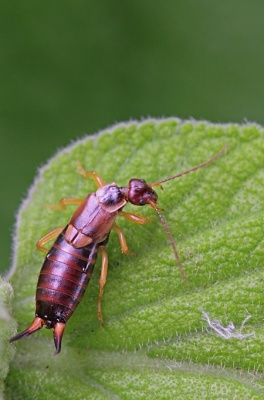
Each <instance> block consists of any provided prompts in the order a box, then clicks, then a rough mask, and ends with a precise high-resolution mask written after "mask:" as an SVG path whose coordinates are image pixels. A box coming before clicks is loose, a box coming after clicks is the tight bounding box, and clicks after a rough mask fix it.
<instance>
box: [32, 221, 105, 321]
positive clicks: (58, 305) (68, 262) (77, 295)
mask: <svg viewBox="0 0 264 400" xmlns="http://www.w3.org/2000/svg"><path fill="white" fill-rule="evenodd" d="M66 228H67V227H66ZM66 228H65V229H64V230H63V232H62V233H61V234H60V235H59V236H58V238H57V239H56V241H55V242H54V244H53V246H52V247H51V249H50V251H49V252H48V254H47V256H46V258H45V260H44V263H43V266H42V269H41V271H40V274H39V279H38V284H37V293H36V316H37V317H40V318H42V319H43V320H44V321H45V322H46V324H47V328H53V327H54V325H55V323H57V322H63V323H64V324H65V323H66V322H67V321H68V319H69V318H70V316H71V315H72V313H73V312H74V310H75V309H76V307H77V306H78V304H79V303H80V301H81V299H82V298H83V295H84V293H85V290H86V288H87V286H88V283H89V280H90V278H91V276H92V272H93V269H94V265H95V262H96V260H97V255H98V249H99V245H100V244H98V243H90V244H89V245H87V246H86V247H82V248H81V249H76V248H74V247H73V246H72V245H71V244H69V243H67V242H66V240H65V238H64V233H65V231H66Z"/></svg>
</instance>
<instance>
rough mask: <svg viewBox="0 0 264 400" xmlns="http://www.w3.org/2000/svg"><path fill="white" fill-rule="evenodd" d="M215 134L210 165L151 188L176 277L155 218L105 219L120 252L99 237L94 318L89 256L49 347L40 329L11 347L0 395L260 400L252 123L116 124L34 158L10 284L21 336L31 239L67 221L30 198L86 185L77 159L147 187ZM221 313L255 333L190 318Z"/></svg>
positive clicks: (66, 214)
mask: <svg viewBox="0 0 264 400" xmlns="http://www.w3.org/2000/svg"><path fill="white" fill-rule="evenodd" d="M227 143H229V144H230V148H229V149H228V151H227V152H225V153H224V154H223V155H221V157H220V158H219V159H217V160H215V161H214V162H213V163H212V164H210V165H208V166H207V167H205V168H202V169H200V170H198V171H195V172H193V173H191V174H189V175H186V176H182V177H181V178H179V179H176V180H172V181H169V182H166V183H164V185H163V187H164V190H163V191H162V190H161V189H160V188H157V192H158V194H159V205H160V207H161V208H164V209H165V211H161V212H162V213H163V214H164V215H165V217H166V222H167V224H168V226H169V229H170V231H171V234H172V236H173V238H174V239H175V242H176V246H177V249H178V252H179V255H180V258H181V261H182V263H183V265H184V268H185V273H186V275H187V279H188V282H189V285H188V286H185V285H184V282H183V280H182V277H181V274H180V271H179V268H178V266H177V263H176V260H175V258H174V255H173V251H172V248H171V246H170V244H169V243H168V239H167V236H166V233H165V231H164V229H163V226H162V224H161V223H160V221H159V219H158V217H157V215H156V214H155V212H154V211H153V210H152V209H151V208H150V207H142V208H141V209H140V210H139V209H138V208H137V207H135V206H132V205H128V206H126V211H130V212H140V213H141V214H142V215H145V216H148V217H150V218H151V219H152V220H153V222H149V223H147V224H146V225H137V224H133V223H130V222H129V221H127V220H124V219H122V218H118V222H117V223H118V225H119V226H120V227H121V228H122V229H123V231H124V233H125V235H126V239H127V242H128V245H129V249H130V251H133V252H136V253H137V257H131V256H126V255H123V254H122V253H121V250H120V246H119V242H118V238H117V236H116V234H115V232H114V233H112V234H111V236H110V241H109V244H108V246H107V251H108V255H109V272H108V279H107V284H106V287H105V294H104V297H103V304H102V307H103V315H104V322H105V326H104V328H103V329H102V328H100V323H99V321H98V319H97V297H98V280H99V275H100V259H99V260H98V262H97V267H96V269H95V271H94V274H93V277H92V279H91V282H90V284H89V287H88V290H87V293H86V294H85V296H84V298H83V300H82V302H81V304H80V306H79V307H78V309H77V310H76V312H75V313H74V315H73V316H72V318H71V319H70V320H69V322H68V324H67V328H66V330H65V334H64V338H63V343H62V352H61V353H60V354H59V355H58V356H56V357H53V356H52V354H53V352H54V343H53V338H52V332H51V331H50V330H46V329H42V330H41V331H39V332H37V333H35V334H34V335H32V336H31V337H29V338H27V339H25V340H21V341H19V342H17V343H16V344H15V346H16V347H17V353H16V357H15V360H14V362H13V363H12V364H11V368H10V373H9V375H8V378H7V382H6V386H7V390H6V398H7V399H14V398H15V399H32V398H34V399H41V398H43V397H44V398H45V399H54V398H63V399H83V398H85V399H106V398H119V399H121V398H122V399H135V398H144V399H150V398H151V399H152V398H157V399H167V398H168V399H169V398H177V399H195V398H197V399H219V398H221V399H230V398H233V399H241V398H248V399H260V398H263V397H264V388H263V381H262V380H261V377H262V374H263V372H264V355H263V343H264V327H263V309H264V298H263V278H264V270H263V263H264V243H263V237H264V208H263V205H264V188H263V178H264V131H263V128H262V127H260V126H258V125H256V124H245V125H241V126H240V125H231V124H228V125H213V124H210V123H207V122H195V121H180V120H178V119H174V118H171V119H164V120H152V119H149V120H146V121H144V122H142V123H138V122H130V123H127V124H119V125H116V126H114V127H113V128H111V129H109V130H106V131H104V132H102V133H101V134H100V135H99V136H95V137H86V138H85V139H83V140H81V141H78V142H76V143H74V144H73V145H71V146H69V147H68V148H66V149H64V150H62V151H60V152H58V154H57V155H56V156H55V157H54V158H53V159H51V160H50V161H49V162H48V164H47V165H46V166H45V167H43V168H42V169H41V170H40V172H39V175H38V177H37V178H36V180H35V183H34V185H33V187H32V188H31V189H30V191H29V195H28V198H27V199H26V200H25V201H24V203H23V204H22V207H21V209H20V212H19V215H18V223H17V235H16V239H15V257H14V259H15V262H14V265H13V269H12V271H13V272H12V274H10V276H11V275H12V279H11V282H12V284H13V287H14V291H15V300H14V313H15V317H16V319H17V321H18V326H19V331H20V332H21V331H22V330H24V329H25V328H27V327H28V326H29V324H30V323H31V322H32V320H33V317H34V311H35V305H34V295H35V286H36V282H37V277H38V273H39V270H40V268H41V263H42V260H43V254H41V253H40V252H38V251H37V250H36V247H35V242H36V240H37V239H39V238H40V237H42V236H44V234H46V233H47V232H48V231H50V230H52V229H54V228H56V227H59V226H63V225H66V223H67V222H68V219H69V218H70V216H71V214H72V213H73V210H74V207H71V206H69V207H68V208H67V210H66V211H56V210H51V209H47V208H46V207H43V205H44V204H57V203H58V201H59V200H60V199H61V198H63V197H75V198H83V197H84V196H85V195H86V194H87V193H90V192H92V191H95V185H94V183H93V180H92V179H87V180H85V179H84V178H83V177H82V176H81V175H80V174H79V173H78V170H77V163H76V160H80V161H81V163H82V165H83V167H84V169H85V170H86V171H89V170H91V169H93V170H95V171H96V172H97V173H98V174H99V175H101V176H102V178H103V179H104V180H105V181H106V182H112V181H115V182H116V183H117V184H118V185H119V186H124V185H127V184H128V182H129V180H130V179H131V178H140V179H145V180H146V181H147V182H148V183H153V182H156V181H158V180H159V179H163V178H166V177H169V176H171V175H174V174H176V173H178V172H181V171H184V170H186V169H189V168H191V167H194V166H195V165H198V164H200V163H202V162H204V161H206V160H208V159H209V158H211V157H212V156H213V155H214V154H216V153H217V152H218V151H219V150H220V149H222V148H223V147H224V146H225V145H226V144H227ZM202 312H206V313H207V314H208V316H209V317H210V319H211V321H213V322H214V321H215V320H220V321H221V324H222V326H223V327H226V326H227V325H228V323H229V322H230V321H232V322H233V324H234V325H235V327H236V330H235V331H233V332H234V333H237V332H239V329H240V327H241V325H242V324H243V321H244V320H245V318H246V317H248V316H249V315H250V316H251V319H250V320H249V321H248V322H247V323H246V324H245V326H244V327H243V329H242V330H241V334H242V335H247V334H250V333H253V334H254V335H252V336H249V337H244V338H243V339H241V340H240V339H238V338H237V337H235V335H233V337H232V338H231V339H229V340H227V339H224V338H223V337H221V336H219V335H218V334H217V333H216V332H215V331H214V330H213V329H211V328H210V327H209V325H208V323H207V322H206V321H205V320H204V318H203V317H202Z"/></svg>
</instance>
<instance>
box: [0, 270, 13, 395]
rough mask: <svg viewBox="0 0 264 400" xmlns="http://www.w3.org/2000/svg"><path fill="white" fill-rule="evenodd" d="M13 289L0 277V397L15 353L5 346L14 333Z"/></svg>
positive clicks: (10, 347)
mask: <svg viewBox="0 0 264 400" xmlns="http://www.w3.org/2000/svg"><path fill="white" fill-rule="evenodd" d="M12 300H13V290H12V287H11V285H10V284H9V283H7V282H6V281H4V280H3V279H2V278H1V277H0V360H1V362H0V399H1V398H2V397H1V395H2V393H3V389H4V379H5V378H6V375H7V372H8V367H9V363H10V361H11V360H12V359H13V357H14V355H15V349H14V348H12V346H7V345H6V343H7V342H8V341H9V338H10V337H11V336H12V335H13V334H14V333H15V329H16V328H15V321H14V320H13V319H12V318H11V316H10V312H11V302H12Z"/></svg>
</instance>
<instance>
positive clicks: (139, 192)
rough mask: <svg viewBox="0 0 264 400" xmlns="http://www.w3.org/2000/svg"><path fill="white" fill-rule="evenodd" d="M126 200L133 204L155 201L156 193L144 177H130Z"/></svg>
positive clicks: (141, 204)
mask: <svg viewBox="0 0 264 400" xmlns="http://www.w3.org/2000/svg"><path fill="white" fill-rule="evenodd" d="M128 201H129V202H130V203H132V204H134V205H135V206H144V205H145V204H150V203H151V202H152V203H155V204H156V203H157V201H158V195H157V193H156V192H155V190H153V189H152V187H151V186H150V185H148V184H147V183H146V181H144V179H131V180H130V181H129V189H128Z"/></svg>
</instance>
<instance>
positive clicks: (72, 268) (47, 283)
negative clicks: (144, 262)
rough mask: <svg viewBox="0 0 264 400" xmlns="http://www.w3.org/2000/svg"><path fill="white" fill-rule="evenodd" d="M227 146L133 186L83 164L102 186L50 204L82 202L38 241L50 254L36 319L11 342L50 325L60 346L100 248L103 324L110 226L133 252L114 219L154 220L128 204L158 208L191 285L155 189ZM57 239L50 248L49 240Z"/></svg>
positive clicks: (40, 280) (40, 284)
mask: <svg viewBox="0 0 264 400" xmlns="http://www.w3.org/2000/svg"><path fill="white" fill-rule="evenodd" d="M228 147H229V145H227V146H225V147H224V148H223V149H222V150H221V151H220V152H219V153H217V154H216V155H215V156H214V157H212V158H210V159H209V160H208V161H206V162H204V163H202V164H200V165H198V166H196V167H194V168H191V169H189V170H187V171H184V172H181V173H179V174H176V175H173V176H171V177H169V178H166V179H163V180H160V181H158V182H155V183H152V184H150V185H149V184H147V183H146V181H145V180H143V179H131V180H130V181H129V186H128V187H126V186H124V187H118V186H117V185H116V183H114V182H113V183H110V184H105V182H104V181H103V179H102V178H101V177H100V176H99V175H98V174H96V173H95V172H94V171H89V172H85V171H84V169H83V168H82V166H81V164H80V163H79V164H78V168H79V172H80V173H81V174H82V175H83V176H84V178H89V177H91V176H92V177H93V179H94V182H95V184H96V186H97V187H98V189H97V191H96V192H94V193H90V194H88V196H87V197H86V198H85V199H84V200H80V199H70V198H64V199H62V200H60V202H59V204H58V205H50V206H49V208H51V209H57V210H65V209H66V207H67V205H70V204H78V208H77V210H76V211H75V213H74V214H73V216H72V217H71V219H70V221H69V223H68V225H66V227H63V228H62V227H60V228H56V229H54V230H52V231H51V232H49V233H48V234H47V235H45V236H44V237H43V238H41V239H40V240H39V241H38V242H37V248H38V249H39V250H40V251H42V252H44V253H47V254H46V257H45V260H44V262H43V265H42V268H41V271H40V274H39V278H38V283H37V291H36V312H35V318H34V320H33V322H32V324H31V325H30V326H29V327H28V328H27V329H26V330H24V331H23V332H21V333H19V334H17V335H16V336H14V337H12V338H11V339H10V343H13V342H14V341H15V340H19V339H23V338H25V337H27V336H29V335H31V334H32V333H34V332H36V331H37V330H39V329H41V328H42V327H43V326H44V325H46V328H47V329H51V328H52V329H53V336H54V343H55V349H56V351H55V354H58V353H59V352H60V351H61V341H62V336H63V332H64V329H65V327H66V323H67V321H68V320H69V318H70V317H71V315H72V314H73V312H74V311H75V309H76V307H77V306H78V304H79V303H80V301H81V300H82V298H83V295H84V293H85V291H86V288H87V286H88V283H89V281H90V278H91V276H92V272H93V269H94V266H95V263H96V260H97V256H98V252H99V251H101V253H102V266H101V275H100V280H99V297H98V306H97V313H98V318H99V320H100V321H101V324H103V317H102V312H101V300H102V296H103V292H104V286H105V283H106V277H107V269H108V256H107V252H106V250H105V247H106V244H107V242H108V238H109V234H110V231H111V229H114V230H115V231H116V232H117V234H118V237H119V242H120V246H121V250H122V252H123V253H125V254H133V253H130V252H129V250H128V247H127V243H126V239H125V236H124V233H123V231H122V230H121V229H120V228H119V227H118V226H117V225H116V223H115V220H116V217H117V216H122V217H124V218H126V219H127V220H129V221H130V222H134V223H137V224H146V223H147V222H148V221H149V218H147V217H144V216H142V215H140V214H137V213H135V214H132V213H127V212H125V211H123V208H124V207H125V205H126V204H127V203H131V204H134V205H135V206H144V205H150V206H151V207H152V208H153V209H154V210H155V211H156V213H157V215H158V217H159V219H160V220H161V222H162V224H163V227H164V229H165V231H166V233H167V236H168V239H169V242H170V244H171V246H172V249H173V252H174V255H175V258H176V260H177V263H178V265H179V267H180V271H181V275H182V277H183V279H184V282H185V283H186V284H187V279H186V276H185V273H184V270H183V266H182V264H181V261H180V258H179V255H178V253H177V250H176V246H175V243H174V241H173V238H172V235H171V233H170V231H169V227H168V225H167V224H166V222H165V220H164V217H163V215H162V214H161V213H160V211H159V209H158V207H157V202H158V195H157V193H156V192H155V191H154V190H153V189H152V188H153V187H154V186H161V184H162V183H164V182H167V181H169V180H172V179H175V178H179V177H180V176H182V175H185V174H188V173H190V172H192V171H195V170H197V169H199V168H202V167H205V166H206V165H207V164H209V163H211V162H212V161H214V160H215V159H216V158H218V157H219V156H220V155H221V154H222V153H223V152H224V151H225V150H226V149H227V148H228ZM55 238H56V239H55ZM54 239H55V241H54V243H53V245H52V246H51V248H50V250H47V249H46V248H45V247H44V245H45V244H46V243H47V242H49V241H50V240H54Z"/></svg>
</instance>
